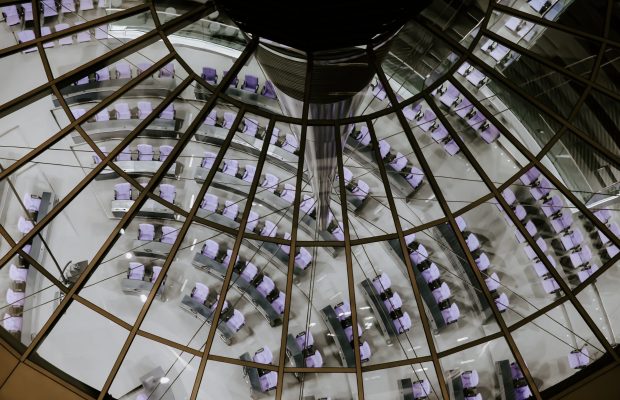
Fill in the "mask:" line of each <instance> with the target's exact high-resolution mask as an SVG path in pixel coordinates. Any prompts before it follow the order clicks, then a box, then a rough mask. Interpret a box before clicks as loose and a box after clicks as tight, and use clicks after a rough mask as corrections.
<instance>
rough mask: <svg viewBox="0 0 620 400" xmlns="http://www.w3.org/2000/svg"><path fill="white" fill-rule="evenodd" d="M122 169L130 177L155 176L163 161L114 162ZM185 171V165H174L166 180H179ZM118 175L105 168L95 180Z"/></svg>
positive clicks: (168, 171) (167, 173) (166, 174)
mask: <svg viewBox="0 0 620 400" xmlns="http://www.w3.org/2000/svg"><path fill="white" fill-rule="evenodd" d="M114 164H116V165H117V166H118V167H119V168H120V169H122V170H123V171H125V172H126V173H127V174H128V175H130V176H153V175H155V173H156V172H157V170H158V169H159V168H160V167H161V165H162V162H161V161H138V160H131V161H114ZM182 171H183V165H182V164H180V163H172V165H171V166H170V168H168V170H167V171H166V173H165V175H164V176H165V177H166V178H178V177H179V175H181V172H182ZM117 177H118V174H117V173H116V171H114V170H113V169H112V168H110V167H105V168H104V169H103V170H102V171H101V172H100V173H99V174H97V176H96V177H95V180H97V181H100V180H103V179H114V178H117Z"/></svg>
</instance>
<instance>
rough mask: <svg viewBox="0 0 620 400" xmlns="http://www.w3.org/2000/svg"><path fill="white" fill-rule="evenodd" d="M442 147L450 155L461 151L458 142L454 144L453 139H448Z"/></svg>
mask: <svg viewBox="0 0 620 400" xmlns="http://www.w3.org/2000/svg"><path fill="white" fill-rule="evenodd" d="M443 148H444V150H445V151H446V153H448V154H450V155H451V156H453V155H455V154H456V153H458V152H459V151H461V148H460V147H459V145H458V144H456V142H455V141H454V140H450V141H449V142H448V143H446V144H444V145H443Z"/></svg>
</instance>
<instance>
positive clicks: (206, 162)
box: [200, 151, 217, 169]
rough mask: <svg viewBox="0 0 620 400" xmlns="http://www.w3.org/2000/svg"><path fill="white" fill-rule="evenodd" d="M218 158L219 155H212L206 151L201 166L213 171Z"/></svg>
mask: <svg viewBox="0 0 620 400" xmlns="http://www.w3.org/2000/svg"><path fill="white" fill-rule="evenodd" d="M216 157H217V154H215V153H212V152H210V151H205V155H204V157H203V158H202V162H201V163H200V166H201V167H202V168H206V169H211V168H212V167H213V164H214V163H215V158H216Z"/></svg>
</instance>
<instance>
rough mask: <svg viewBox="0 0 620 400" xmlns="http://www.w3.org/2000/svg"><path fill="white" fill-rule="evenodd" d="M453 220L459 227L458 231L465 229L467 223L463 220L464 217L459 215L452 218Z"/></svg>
mask: <svg viewBox="0 0 620 400" xmlns="http://www.w3.org/2000/svg"><path fill="white" fill-rule="evenodd" d="M454 221H455V222H456V225H457V226H458V227H459V231H461V232H465V229H467V223H466V222H465V219H464V218H463V217H461V216H460V215H459V216H458V217H456V218H454Z"/></svg>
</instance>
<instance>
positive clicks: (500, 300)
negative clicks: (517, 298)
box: [495, 293, 510, 312]
mask: <svg viewBox="0 0 620 400" xmlns="http://www.w3.org/2000/svg"><path fill="white" fill-rule="evenodd" d="M509 304H510V300H509V299H508V296H507V295H506V293H501V294H500V295H499V296H497V297H496V298H495V305H496V306H497V309H498V310H499V312H504V311H506V310H507V309H508V306H509Z"/></svg>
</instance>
